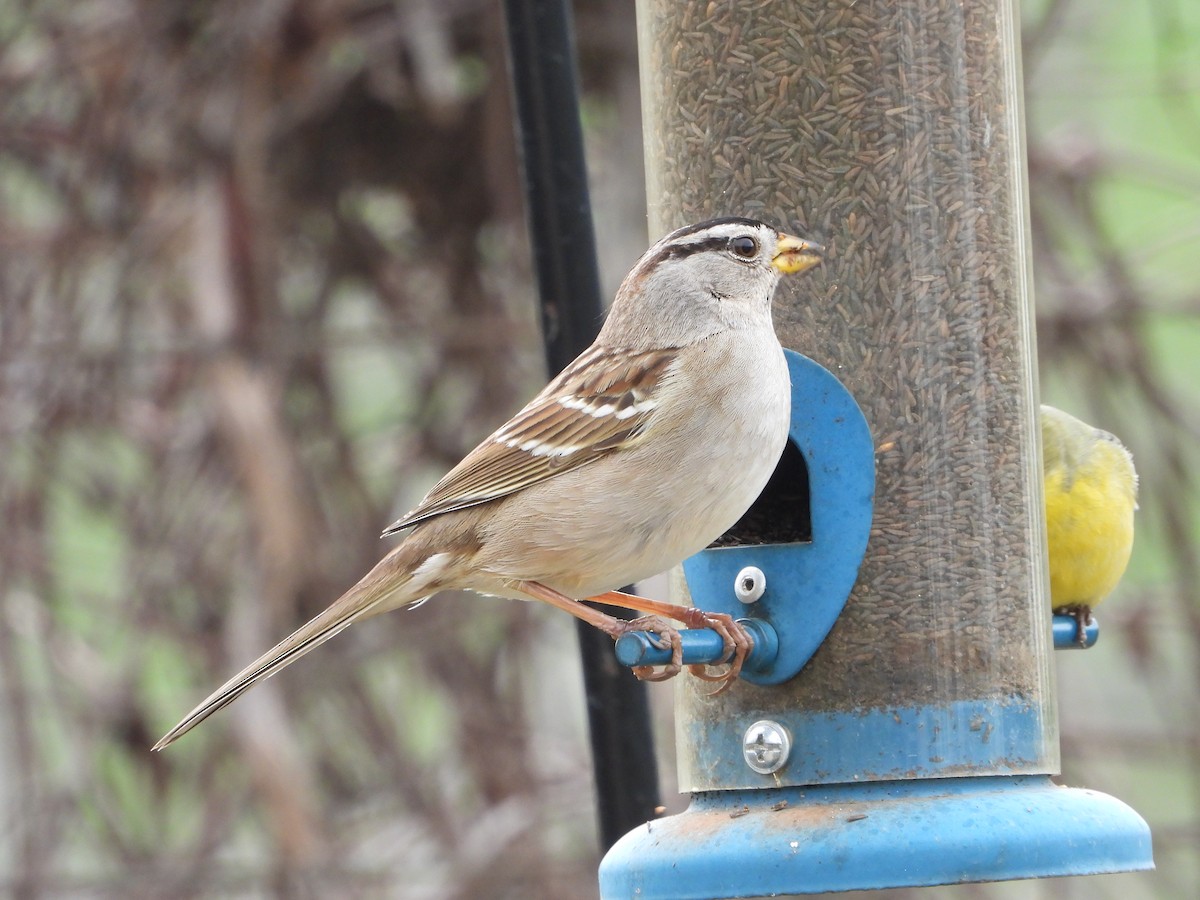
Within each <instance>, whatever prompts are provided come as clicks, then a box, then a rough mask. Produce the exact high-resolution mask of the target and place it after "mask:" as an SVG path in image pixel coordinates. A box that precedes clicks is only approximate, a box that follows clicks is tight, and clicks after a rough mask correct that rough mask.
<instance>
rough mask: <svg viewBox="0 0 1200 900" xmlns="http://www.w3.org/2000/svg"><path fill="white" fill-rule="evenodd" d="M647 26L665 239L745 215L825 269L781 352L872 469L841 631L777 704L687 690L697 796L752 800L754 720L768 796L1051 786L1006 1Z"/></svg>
mask: <svg viewBox="0 0 1200 900" xmlns="http://www.w3.org/2000/svg"><path fill="white" fill-rule="evenodd" d="M638 21H639V32H640V47H641V59H642V70H643V75H642V83H643V116H644V121H645V128H646V162H647V177H648V183H649V190H650V196H649V203H650V210H651V215H650V218H651V226H652V227H651V231H652V233H655V234H658V233H663V232H665V231H666V230H668V229H669V228H672V227H675V226H678V225H681V224H683V223H686V222H690V221H696V220H700V219H704V218H708V217H711V216H716V215H724V214H731V215H751V216H756V217H758V218H762V219H764V220H767V221H770V222H772V223H774V224H776V225H778V226H780V227H782V228H784V229H785V230H788V231H794V232H796V233H799V234H801V235H804V236H811V237H814V238H815V239H817V240H819V241H821V242H822V243H824V244H826V246H827V247H828V254H827V261H826V262H825V264H824V266H823V268H822V269H819V270H816V271H814V272H813V273H810V274H809V275H807V276H805V277H803V278H799V279H789V280H787V281H786V283H785V284H784V285H782V286H781V287H780V290H779V293H778V295H777V308H776V325H777V328H778V330H779V334H780V337H781V339H782V340H783V343H784V344H785V346H788V347H792V348H794V349H796V350H799V351H800V352H802V353H804V354H806V355H808V356H810V357H812V358H813V359H815V360H816V361H817V362H819V363H821V364H822V365H824V366H825V367H826V368H828V369H830V370H831V371H832V372H834V373H835V374H836V375H837V376H838V378H839V379H840V380H841V381H842V383H843V384H844V385H845V386H846V387H847V388H848V389H849V390H850V392H851V393H852V394H853V395H854V396H855V398H856V399H857V401H858V403H859V405H860V406H861V407H862V409H863V411H864V413H865V414H866V417H867V421H868V423H869V425H870V428H871V431H872V434H873V436H874V439H875V447H876V455H875V462H876V478H877V491H876V498H875V519H874V524H873V528H872V532H871V538H870V543H869V545H868V548H867V553H866V558H865V560H864V562H863V565H862V568H861V571H860V576H859V580H858V584H857V586H856V588H855V589H854V592H853V594H852V595H851V597H850V600H849V602H848V604H847V606H846V609H845V611H844V613H843V614H842V616H841V618H840V619H839V621H838V622H837V624H836V625H835V626H834V628H833V631H832V632H831V633H830V635H829V637H828V638H827V639H826V641H825V643H824V645H823V646H822V647H821V648H820V649H819V650H818V651H817V654H816V656H815V657H814V658H813V659H812V661H811V662H810V663H809V664H808V665H807V666H806V668H805V669H804V671H803V672H802V673H801V674H800V676H798V677H797V678H795V679H793V680H792V681H791V682H789V683H787V684H784V685H782V686H778V687H756V686H754V685H751V684H745V683H739V684H737V685H736V686H735V687H734V689H732V690H730V691H728V692H726V693H725V694H722V695H719V696H712V695H711V694H712V688H711V686H709V685H706V684H703V683H697V682H696V681H695V680H694V679H680V684H681V687H680V697H681V707H680V710H681V715H680V726H679V727H680V730H681V734H680V741H679V746H680V748H681V749H680V754H681V763H682V765H681V780H682V784H681V787H683V788H684V789H687V790H708V789H715V788H734V787H752V786H761V785H762V784H763V783H764V778H763V776H759V775H756V774H755V773H753V772H751V771H750V770H749V769H747V768H745V766H743V765H741V764H740V762H739V760H740V755H739V756H738V757H736V758H734V757H732V756H731V753H732V750H733V749H736V748H733V747H730V746H728V745H727V743H723V742H726V738H727V737H728V735H730V734H732V735H734V736H736V737H740V731H739V730H738V729H739V727H740V723H743V722H745V723H750V722H753V721H754V720H757V719H763V718H775V719H778V720H780V721H782V722H784V724H786V725H787V727H788V728H789V729H791V730H792V731H794V732H796V733H795V734H793V739H794V742H795V744H796V748H797V749H796V751H794V753H793V762H792V763H791V764H790V765H789V766H788V767H787V768H785V769H784V770H783V771H781V772H778V773H775V774H774V775H773V776H771V777H770V779H769V780H770V782H771V783H772V784H814V783H834V782H840V781H850V780H886V779H895V778H908V777H914V776H915V777H945V776H948V775H950V776H953V775H992V774H1033V773H1053V772H1057V770H1058V733H1057V723H1056V721H1055V714H1054V706H1053V699H1052V690H1051V688H1052V680H1051V669H1050V649H1051V648H1050V642H1049V641H1050V639H1049V635H1050V631H1049V624H1048V620H1049V612H1048V603H1047V598H1046V595H1045V591H1046V586H1045V585H1046V578H1045V558H1044V549H1043V548H1044V541H1043V535H1042V519H1041V509H1042V499H1041V479H1040V460H1039V456H1038V444H1037V440H1036V434H1037V432H1036V411H1037V404H1036V396H1037V390H1036V371H1035V362H1034V344H1033V326H1032V308H1031V304H1032V298H1031V293H1030V284H1029V272H1028V265H1027V238H1026V231H1025V229H1026V222H1027V212H1026V205H1025V204H1026V197H1025V191H1026V180H1025V172H1024V142H1023V133H1022V116H1021V102H1020V98H1021V88H1020V80H1019V70H1020V67H1019V57H1018V46H1017V34H1016V29H1015V23H1014V21H1013V12H1012V4H1011V2H1010V0H965V2H948V0H858V2H849V0H837V2H834V0H821V2H815V3H812V2H805V3H800V2H794V3H756V4H746V3H724V2H721V3H718V2H710V0H703V2H691V0H685V2H681V0H639V3H638ZM814 539H819V536H817V535H814ZM780 540H783V541H786V540H787V535H782V536H780ZM676 581H677V583H678V585H679V586H680V587H682V578H677V579H676ZM718 733H719V734H720V735H725V737H717V736H715V735H717V734H718ZM876 742H883V743H882V745H880V744H878V743H876ZM881 746H882V749H881ZM805 747H808V749H807V750H805V749H804V748H805ZM727 757H728V759H727Z"/></svg>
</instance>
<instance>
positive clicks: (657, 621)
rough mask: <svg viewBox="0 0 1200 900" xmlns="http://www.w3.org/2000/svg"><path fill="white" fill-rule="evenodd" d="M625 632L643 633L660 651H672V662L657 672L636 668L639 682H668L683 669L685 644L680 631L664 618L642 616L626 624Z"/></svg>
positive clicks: (651, 668) (635, 672)
mask: <svg viewBox="0 0 1200 900" xmlns="http://www.w3.org/2000/svg"><path fill="white" fill-rule="evenodd" d="M623 631H627V632H628V631H643V632H646V633H647V634H648V635H649V636H650V643H652V644H654V646H655V647H657V648H658V649H659V650H667V649H669V650H670V651H671V661H670V662H669V663H667V665H665V666H663V667H662V669H661V670H656V669H655V668H654V666H634V667H633V674H634V675H635V676H636V677H637V679H638V680H639V681H666V680H667V679H668V678H674V677H675V676H676V675H678V674H679V673H680V671H682V669H683V644H682V642H681V641H680V640H679V631H678V629H676V628H675V626H673V625H672V624H671V623H670V622H668V621H667V620H666V619H664V618H663V617H662V616H642V617H640V618H637V619H633V620H631V621H629V622H626V623H625V624H624V627H623Z"/></svg>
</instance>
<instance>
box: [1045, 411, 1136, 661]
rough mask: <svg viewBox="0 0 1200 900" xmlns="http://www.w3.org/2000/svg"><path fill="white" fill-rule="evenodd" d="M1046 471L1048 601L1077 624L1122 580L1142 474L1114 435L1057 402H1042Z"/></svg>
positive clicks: (1079, 631)
mask: <svg viewBox="0 0 1200 900" xmlns="http://www.w3.org/2000/svg"><path fill="white" fill-rule="evenodd" d="M1042 466H1043V468H1042V475H1043V478H1044V481H1045V494H1046V541H1047V543H1048V545H1049V552H1050V603H1051V606H1052V607H1053V609H1054V612H1055V613H1060V614H1067V615H1070V616H1072V617H1073V618H1074V619H1075V622H1076V624H1077V632H1076V633H1077V639H1078V640H1079V642H1080V644H1083V643H1084V641H1085V636H1084V627H1085V626H1086V625H1087V623H1088V622H1089V621H1090V620H1091V616H1092V608H1093V607H1095V606H1096V605H1097V604H1099V603H1100V601H1101V600H1103V599H1104V598H1105V597H1106V596H1107V595H1108V594H1109V593H1111V592H1112V590H1113V588H1115V587H1116V586H1117V582H1118V581H1120V580H1121V576H1122V575H1123V574H1124V573H1125V567H1126V566H1127V565H1128V564H1129V554H1130V551H1131V550H1132V549H1133V511H1134V510H1135V509H1137V489H1138V477H1137V472H1136V471H1135V470H1134V468H1133V457H1132V456H1131V455H1130V453H1129V451H1128V450H1126V449H1125V445H1124V444H1122V443H1121V442H1120V441H1119V440H1118V439H1117V438H1116V437H1115V436H1114V435H1111V434H1109V433H1108V432H1107V431H1102V430H1100V429H1099V428H1093V427H1092V426H1091V425H1089V424H1087V423H1086V422H1081V421H1080V420H1079V419H1077V418H1075V417H1074V416H1070V415H1067V414H1066V413H1065V412H1063V411H1062V410H1060V409H1055V408H1054V407H1053V406H1045V405H1043V406H1042Z"/></svg>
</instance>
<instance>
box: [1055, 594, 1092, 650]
mask: <svg viewBox="0 0 1200 900" xmlns="http://www.w3.org/2000/svg"><path fill="white" fill-rule="evenodd" d="M1055 612H1058V613H1062V614H1064V615H1068V616H1070V617H1071V618H1072V619H1074V620H1075V643H1077V644H1078V645H1079V646H1080V647H1085V648H1086V647H1087V627H1088V625H1090V624H1091V622H1092V608H1091V607H1090V606H1088V605H1087V604H1086V603H1080V604H1078V605H1077V606H1066V607H1063V608H1062V609H1058V610H1055Z"/></svg>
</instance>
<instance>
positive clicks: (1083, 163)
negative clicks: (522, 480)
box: [0, 0, 1200, 900]
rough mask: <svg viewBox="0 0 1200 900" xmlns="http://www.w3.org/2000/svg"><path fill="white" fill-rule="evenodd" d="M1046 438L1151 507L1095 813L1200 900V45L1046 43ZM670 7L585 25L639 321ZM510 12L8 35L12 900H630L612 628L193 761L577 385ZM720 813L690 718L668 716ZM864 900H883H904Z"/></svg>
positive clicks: (397, 686)
mask: <svg viewBox="0 0 1200 900" xmlns="http://www.w3.org/2000/svg"><path fill="white" fill-rule="evenodd" d="M1024 6H1025V9H1024V11H1023V12H1024V16H1025V19H1024V31H1025V58H1024V67H1025V83H1026V84H1025V86H1026V93H1027V109H1026V116H1027V120H1028V143H1029V155H1030V178H1031V182H1032V184H1031V191H1030V195H1031V205H1032V209H1031V215H1032V244H1033V250H1034V256H1033V258H1034V266H1035V277H1036V285H1037V304H1038V334H1039V357H1040V363H1041V381H1042V391H1043V397H1044V398H1045V399H1046V400H1047V401H1048V402H1052V403H1054V404H1056V405H1058V406H1061V407H1063V408H1065V409H1067V410H1069V411H1071V412H1073V413H1075V414H1077V415H1080V416H1081V417H1083V418H1085V419H1088V420H1089V421H1091V422H1094V423H1095V424H1097V425H1100V426H1102V427H1104V428H1107V429H1109V430H1111V431H1114V432H1115V433H1117V434H1118V435H1120V436H1121V437H1122V438H1123V440H1124V441H1125V443H1126V444H1127V445H1128V446H1129V447H1130V448H1131V450H1132V451H1133V454H1134V456H1135V458H1136V460H1137V463H1138V468H1139V471H1140V473H1141V478H1142V487H1141V512H1140V513H1139V520H1138V528H1139V532H1138V539H1137V544H1136V547H1135V554H1134V559H1133V563H1132V565H1131V568H1130V571H1129V573H1128V575H1127V576H1126V578H1125V580H1124V582H1123V583H1122V585H1121V586H1120V588H1119V589H1118V592H1117V595H1116V596H1114V597H1113V598H1111V599H1110V600H1109V601H1108V602H1107V603H1106V604H1105V606H1104V607H1103V608H1102V609H1101V611H1100V614H1099V616H1098V617H1099V618H1100V619H1101V621H1102V624H1103V629H1102V640H1101V643H1100V644H1099V645H1098V646H1097V647H1096V648H1095V649H1094V650H1091V651H1089V652H1087V653H1072V652H1066V653H1060V654H1058V659H1057V662H1058V668H1059V689H1060V714H1061V720H1062V731H1063V733H1062V749H1063V778H1062V780H1063V781H1064V782H1065V783H1068V784H1071V785H1082V786H1087V787H1091V788H1095V789H1097V790H1101V791H1105V792H1107V793H1111V794H1114V795H1116V796H1118V797H1120V798H1121V799H1123V800H1125V801H1126V802H1127V803H1129V804H1130V805H1132V806H1133V807H1134V808H1135V809H1137V810H1138V811H1139V812H1141V813H1142V814H1143V816H1145V817H1146V818H1147V819H1148V820H1149V822H1150V824H1151V827H1152V829H1153V832H1154V841H1155V855H1156V859H1157V863H1158V871H1157V872H1155V873H1142V874H1136V875H1122V876H1105V877H1100V878H1092V879H1066V880H1056V881H1053V882H1023V883H1013V884H1008V885H997V886H972V887H962V888H944V889H935V893H936V894H938V895H944V896H946V897H951V896H954V897H957V896H988V897H1031V898H1032V897H1064V896H1067V897H1071V896H1080V897H1082V896H1085V894H1086V896H1088V897H1089V898H1092V897H1097V896H1099V897H1109V896H1111V897H1118V896H1120V897H1163V898H1174V897H1181V896H1190V895H1194V894H1195V893H1196V891H1197V886H1198V885H1200V854H1198V849H1197V848H1198V846H1200V559H1198V556H1197V551H1196V542H1195V536H1196V533H1197V530H1198V528H1200V505H1198V504H1197V494H1196V484H1195V476H1194V474H1193V473H1194V472H1195V471H1196V463H1197V456H1198V449H1197V440H1196V438H1197V435H1198V434H1200V403H1198V402H1197V400H1198V398H1200V292H1198V290H1197V284H1200V52H1198V51H1197V48H1198V47H1200V5H1197V4H1195V3H1193V2H1191V0H1129V2H1127V3H1121V4H1117V3H1104V2H1101V0H1032V2H1028V3H1026V4H1024ZM633 7H634V3H633V0H578V2H577V3H576V4H575V14H576V25H577V32H578V34H579V51H580V59H581V67H582V80H583V86H584V97H583V105H584V118H585V129H586V135H587V140H588V153H589V163H590V166H591V170H592V171H591V178H592V189H593V202H594V204H595V214H596V219H597V227H598V234H599V242H600V248H599V249H600V255H601V263H602V269H603V273H604V280H605V292H606V294H607V295H609V296H611V294H612V291H613V290H614V289H615V287H616V285H617V283H618V282H619V280H620V278H621V276H622V275H623V274H624V272H625V271H626V270H627V269H628V267H629V266H630V264H631V263H632V262H633V261H634V259H636V257H637V256H638V254H639V253H640V252H641V250H642V249H644V247H645V245H646V243H647V240H648V238H650V237H657V235H655V236H649V235H647V234H646V224H645V214H644V200H643V183H642V179H643V174H642V172H643V168H642V155H641V154H642V151H641V139H640V134H639V111H638V81H637V53H636V37H635V35H636V32H635V23H634V9H633ZM506 78H507V76H506V72H505V64H504V51H503V34H502V25H501V17H500V11H499V6H498V4H496V3H494V2H491V0H397V2H393V3H387V2H371V0H262V2H257V3H253V4H246V3H237V2H232V0H224V2H222V0H212V2H195V0H154V2H149V0H140V2H139V0H45V2H13V3H9V4H4V5H2V6H0V98H3V100H2V101H0V522H2V523H3V526H2V527H3V531H2V537H0V596H2V604H0V895H3V896H12V897H17V898H27V897H93V896H121V897H133V896H137V897H184V896H213V897H237V896H246V897H251V896H281V897H292V896H296V897H306V896H314V897H324V896H338V897H384V896H386V897H402V898H464V900H466V898H477V897H488V898H491V897H497V898H508V897H514V898H515V897H522V898H528V897H547V898H568V897H589V896H594V895H595V892H596V888H595V870H596V865H597V863H598V859H599V851H598V848H597V846H596V837H595V821H594V812H593V796H592V787H591V773H590V764H589V760H588V748H587V741H586V733H585V727H584V721H585V716H584V709H583V701H582V692H581V687H580V677H579V671H578V663H577V660H576V650H575V638H574V626H573V625H572V623H571V622H570V621H567V617H566V616H563V615H560V614H556V613H553V612H551V611H550V610H548V609H541V608H538V609H531V608H529V606H528V605H526V604H519V603H513V602H501V601H494V600H482V599H479V598H475V597H468V596H452V595H448V596H444V597H441V598H439V599H438V601H437V602H434V603H430V604H427V605H426V606H423V607H421V608H420V610H418V611H416V612H412V613H408V614H395V615H392V616H387V617H384V618H382V619H378V620H374V621H373V622H372V625H371V627H369V628H361V629H351V630H350V631H348V632H346V633H345V634H344V635H342V636H341V637H339V638H338V639H337V641H336V642H335V643H333V644H331V645H330V646H329V647H327V648H324V649H322V650H321V651H320V652H318V653H315V654H313V655H312V656H310V657H307V658H306V659H305V660H304V661H303V662H302V663H300V664H298V665H297V666H295V667H294V668H292V669H289V670H288V672H287V674H286V675H285V676H284V677H282V678H279V679H275V680H273V681H271V682H270V683H269V684H268V685H267V686H265V687H263V688H259V689H257V690H255V691H254V692H252V693H251V694H250V695H248V696H247V697H246V698H245V699H243V700H241V701H239V703H237V704H236V705H235V706H234V707H232V708H231V709H230V710H229V711H228V712H227V713H223V714H221V716H220V717H219V718H217V719H215V720H214V721H213V722H211V723H209V724H207V725H206V726H205V727H204V728H202V729H200V730H199V731H197V732H195V733H194V734H191V735H188V737H187V738H186V739H185V740H184V741H182V742H181V743H180V744H179V745H178V746H176V747H172V748H171V750H170V751H168V752H166V753H163V754H153V755H152V754H150V753H149V749H148V748H149V746H150V745H151V744H152V743H153V742H154V740H155V739H156V738H157V737H159V736H160V735H161V734H162V733H163V732H164V731H165V730H166V729H167V728H168V727H170V726H171V725H172V724H174V722H175V721H176V720H177V719H178V718H179V717H180V716H181V715H182V714H183V713H184V712H186V711H187V710H188V709H190V708H191V706H192V705H193V704H194V702H196V701H197V700H199V699H200V698H201V697H202V696H204V695H205V694H207V692H208V691H209V690H210V689H211V688H212V687H214V686H216V685H217V684H218V683H219V682H221V681H223V680H224V678H225V677H226V676H228V675H229V674H230V673H231V672H233V671H235V670H236V669H238V668H240V667H241V665H242V664H243V663H244V662H246V661H247V660H248V659H250V658H251V657H253V656H254V655H256V654H257V653H258V652H260V651H261V650H263V649H265V648H266V647H268V646H270V645H271V644H273V643H274V642H275V641H276V640H277V639H278V638H279V637H282V636H283V635H284V634H285V633H287V632H288V631H290V630H291V628H292V627H293V626H295V625H296V624H298V623H299V622H301V621H302V620H304V619H306V618H308V617H309V616H311V615H313V614H315V613H316V612H317V611H319V610H320V609H322V608H323V607H324V606H325V605H327V603H328V602H329V601H330V600H332V599H333V598H334V597H336V596H337V595H338V594H339V593H340V592H341V591H342V590H343V589H344V588H345V587H346V586H348V585H349V584H350V583H352V582H353V581H354V580H355V579H356V578H357V577H358V576H359V575H360V574H361V573H362V572H363V571H365V570H366V568H368V567H369V566H370V565H371V564H372V563H373V562H374V561H375V560H376V559H377V558H378V556H379V555H380V554H381V553H382V552H383V550H384V546H383V545H381V544H380V543H379V542H378V540H377V535H378V533H379V531H380V529H381V528H382V527H383V526H384V525H386V524H387V523H388V522H390V521H392V519H393V518H395V517H396V516H397V515H398V514H399V513H401V512H403V511H405V510H406V509H408V508H409V507H410V506H411V505H413V504H414V503H415V502H416V500H418V499H419V498H420V496H421V495H422V494H423V493H424V492H425V490H426V489H427V488H428V487H429V486H430V485H431V484H432V483H433V482H434V481H435V480H436V479H437V478H438V477H440V475H441V474H443V473H444V472H445V470H446V469H448V468H449V467H450V466H451V465H452V464H453V463H455V462H457V460H458V459H459V458H460V456H461V455H462V454H463V453H464V452H465V451H467V450H469V449H470V448H471V447H472V446H474V445H475V443H476V442H477V441H478V440H479V439H480V438H481V437H483V436H484V435H485V434H487V433H488V432H489V431H490V430H491V429H492V428H494V427H495V426H496V425H497V424H499V423H500V422H501V421H502V420H503V419H504V418H505V416H506V415H508V414H509V413H510V412H512V411H513V410H515V409H516V408H517V407H518V406H519V405H520V404H521V403H522V402H523V401H524V400H525V399H527V397H528V396H529V395H530V394H531V393H532V392H533V391H534V390H536V389H537V388H538V387H540V385H541V384H542V383H543V381H544V378H545V373H544V371H543V368H542V366H543V364H542V352H541V347H540V343H539V334H538V330H537V323H536V315H535V308H534V291H533V285H532V280H531V275H530V266H529V259H528V252H529V251H528V246H527V243H526V240H525V237H524V221H523V218H522V215H523V214H522V209H521V196H520V188H519V180H518V176H517V169H516V157H515V153H514V142H513V135H512V126H511V116H510V109H509V97H508V88H507V85H506ZM652 693H653V695H654V703H655V707H656V711H657V712H656V714H657V719H658V720H657V727H658V730H659V733H660V740H659V742H658V748H659V757H660V770H661V772H662V777H663V785H664V797H665V798H666V800H665V802H667V804H668V805H669V806H670V807H671V808H677V807H678V805H679V802H680V801H679V799H678V798H676V797H675V796H674V792H675V790H676V787H675V783H674V774H673V768H674V759H673V748H672V746H671V740H672V735H671V726H670V709H671V689H670V687H668V686H662V687H656V688H654V689H653V691H652ZM864 896H879V895H878V894H874V895H864Z"/></svg>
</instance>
